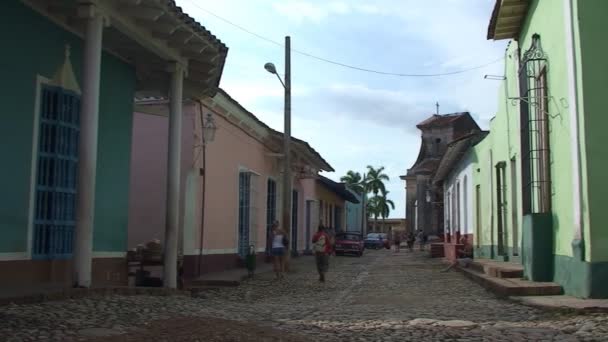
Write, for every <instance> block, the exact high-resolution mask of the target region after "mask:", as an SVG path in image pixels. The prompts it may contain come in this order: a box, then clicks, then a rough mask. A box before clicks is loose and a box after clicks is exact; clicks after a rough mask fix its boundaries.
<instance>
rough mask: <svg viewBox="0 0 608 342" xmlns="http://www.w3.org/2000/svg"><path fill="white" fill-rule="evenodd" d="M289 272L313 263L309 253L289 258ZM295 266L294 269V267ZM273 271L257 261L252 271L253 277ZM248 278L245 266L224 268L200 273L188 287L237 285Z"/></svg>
mask: <svg viewBox="0 0 608 342" xmlns="http://www.w3.org/2000/svg"><path fill="white" fill-rule="evenodd" d="M289 260H290V272H293V271H294V270H295V269H297V268H298V267H299V265H302V264H304V263H307V262H309V263H314V259H313V257H312V256H310V255H301V256H298V257H296V258H293V257H292V258H290V259H289ZM294 268H295V269H294ZM271 272H273V264H272V263H266V262H264V263H258V264H257V268H256V270H255V273H254V277H255V276H258V275H260V274H264V273H271ZM247 278H249V275H248V272H247V269H245V268H235V269H231V270H226V271H222V272H213V273H207V274H204V275H202V276H201V277H199V278H198V279H196V280H193V281H191V283H190V284H189V286H188V288H192V287H200V286H203V287H206V286H208V287H219V286H239V285H240V284H241V282H242V281H244V280H246V279H247Z"/></svg>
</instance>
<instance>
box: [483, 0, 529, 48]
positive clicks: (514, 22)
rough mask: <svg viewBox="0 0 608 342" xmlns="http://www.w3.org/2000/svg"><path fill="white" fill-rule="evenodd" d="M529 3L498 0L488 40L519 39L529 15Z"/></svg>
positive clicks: (515, 0) (526, 0) (525, 0)
mask: <svg viewBox="0 0 608 342" xmlns="http://www.w3.org/2000/svg"><path fill="white" fill-rule="evenodd" d="M529 2H530V1H529V0H496V3H495V4H494V10H493V11H492V17H491V18H490V24H489V25H488V39H494V40H501V39H517V37H518V36H519V31H520V30H521V26H522V24H523V22H524V20H525V18H526V14H527V13H528V5H529Z"/></svg>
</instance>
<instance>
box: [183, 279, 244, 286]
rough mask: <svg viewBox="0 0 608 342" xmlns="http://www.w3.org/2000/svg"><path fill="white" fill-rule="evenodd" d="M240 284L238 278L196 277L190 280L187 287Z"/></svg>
mask: <svg viewBox="0 0 608 342" xmlns="http://www.w3.org/2000/svg"><path fill="white" fill-rule="evenodd" d="M239 285H241V280H238V279H198V280H192V281H191V282H190V284H189V286H188V287H235V286H239Z"/></svg>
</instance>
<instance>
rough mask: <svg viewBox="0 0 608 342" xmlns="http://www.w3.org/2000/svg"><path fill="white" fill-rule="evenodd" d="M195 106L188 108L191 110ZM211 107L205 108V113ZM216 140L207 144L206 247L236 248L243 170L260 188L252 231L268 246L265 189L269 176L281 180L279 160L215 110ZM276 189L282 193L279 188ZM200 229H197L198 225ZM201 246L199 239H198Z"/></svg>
mask: <svg viewBox="0 0 608 342" xmlns="http://www.w3.org/2000/svg"><path fill="white" fill-rule="evenodd" d="M193 109H194V108H190V109H188V111H190V110H193ZM208 111H210V109H208V108H205V109H204V112H205V114H206V113H207V112H208ZM214 118H215V122H216V125H217V127H218V128H217V131H216V135H215V141H214V142H213V143H211V144H209V145H208V147H207V177H208V178H207V193H206V209H205V236H204V249H236V248H237V232H238V191H239V189H238V180H239V172H240V171H241V170H249V171H252V172H254V173H256V174H258V176H254V177H253V178H252V182H254V183H255V185H252V188H255V189H257V194H256V196H255V198H254V204H253V205H254V206H255V207H256V208H257V212H256V220H255V221H256V223H257V229H256V231H255V233H254V234H252V238H253V240H257V241H252V242H256V249H258V250H259V249H261V248H265V247H266V192H267V182H268V177H273V178H274V179H275V180H276V181H277V183H280V177H279V176H278V173H277V172H276V170H277V166H278V165H277V160H276V158H274V157H270V156H268V155H267V154H268V153H270V152H271V151H270V150H269V149H268V148H266V147H265V146H264V145H263V144H262V143H261V142H259V141H258V140H256V139H254V138H253V137H251V136H249V135H247V134H246V133H245V132H244V131H243V130H242V129H241V128H239V127H237V126H235V125H234V124H233V123H231V122H229V121H228V120H226V119H224V118H223V117H222V116H221V115H217V113H216V114H214ZM277 193H278V194H279V195H280V191H279V189H277ZM197 230H198V229H197ZM196 246H197V248H198V239H197V242H196Z"/></svg>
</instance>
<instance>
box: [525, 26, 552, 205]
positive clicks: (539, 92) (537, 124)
mask: <svg viewBox="0 0 608 342" xmlns="http://www.w3.org/2000/svg"><path fill="white" fill-rule="evenodd" d="M547 67H548V63H547V56H546V55H545V53H544V52H543V50H542V48H541V44H540V36H539V35H538V34H535V35H533V36H532V44H531V46H530V48H529V49H528V50H527V51H526V52H524V54H523V56H522V60H521V63H520V69H519V91H520V127H521V135H520V136H521V155H522V163H521V164H522V182H521V186H522V202H523V213H524V214H530V213H547V212H550V211H551V173H550V150H549V120H548V119H549V115H548V114H549V113H548V110H549V106H548V104H549V102H548V98H549V95H548V89H547Z"/></svg>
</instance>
